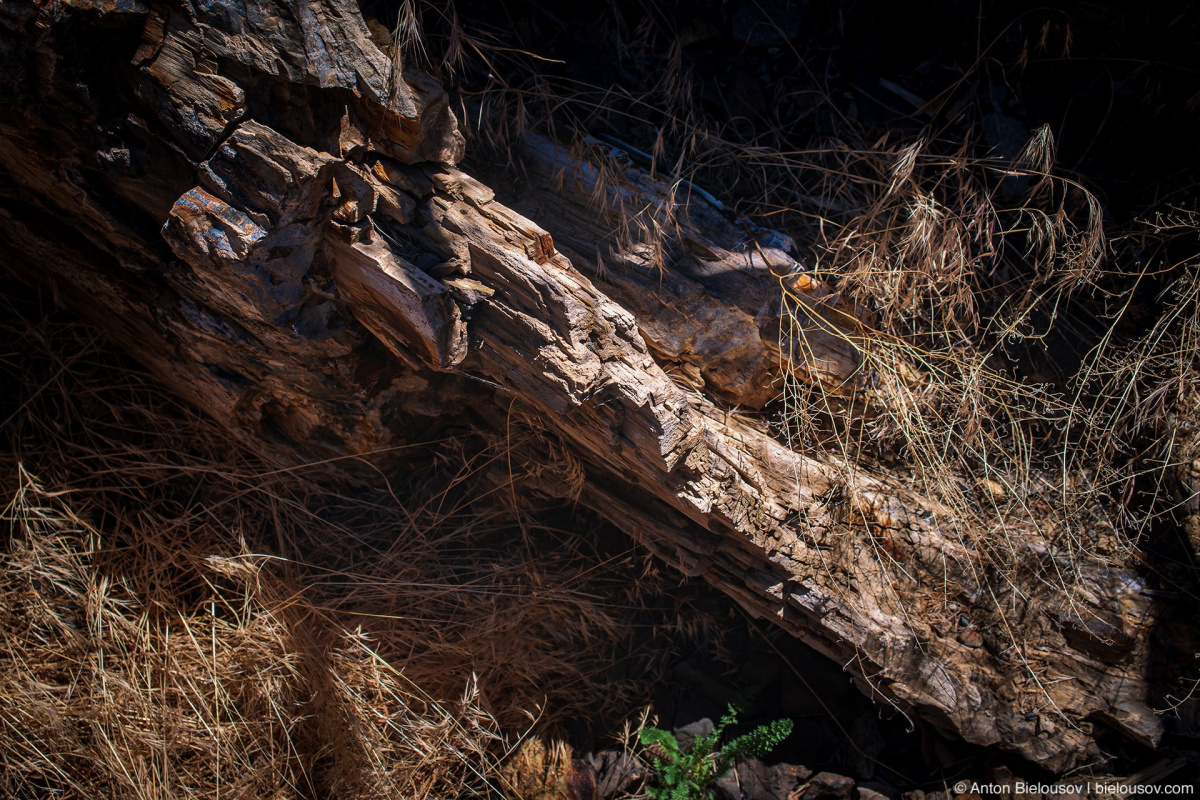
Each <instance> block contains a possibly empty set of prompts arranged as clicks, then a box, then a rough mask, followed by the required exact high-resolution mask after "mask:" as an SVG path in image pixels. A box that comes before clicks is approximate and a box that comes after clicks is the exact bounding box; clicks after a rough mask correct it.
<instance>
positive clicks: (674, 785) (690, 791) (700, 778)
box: [638, 705, 792, 800]
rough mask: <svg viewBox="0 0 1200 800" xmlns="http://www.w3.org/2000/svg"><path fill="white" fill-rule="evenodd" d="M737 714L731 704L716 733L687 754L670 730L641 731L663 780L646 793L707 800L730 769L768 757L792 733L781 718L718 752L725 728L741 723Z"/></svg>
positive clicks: (664, 799) (658, 798) (664, 798)
mask: <svg viewBox="0 0 1200 800" xmlns="http://www.w3.org/2000/svg"><path fill="white" fill-rule="evenodd" d="M737 715H738V710H737V709H736V708H735V707H734V706H733V705H730V706H729V709H728V712H727V713H726V714H725V716H723V717H721V721H720V722H719V723H718V724H717V726H716V727H715V728H713V732H712V733H711V734H709V735H707V736H697V737H696V738H695V740H694V741H693V742H692V746H691V747H689V748H688V749H687V751H686V752H685V751H683V750H681V749H680V747H679V740H678V739H676V738H675V735H674V734H673V733H671V732H670V731H664V730H662V729H660V728H642V729H641V730H640V731H638V739H639V740H641V743H642V745H643V746H645V747H652V748H654V750H653V751H652V752H651V760H652V764H651V766H652V767H653V768H654V771H655V772H657V773H658V779H659V785H657V786H648V787H647V788H646V793H647V794H648V795H650V797H652V798H654V800H704V798H706V797H708V796H709V790H710V789H711V788H712V786H713V784H714V783H716V780H717V778H719V777H720V776H721V775H723V774H725V771H726V770H727V769H729V768H730V767H731V766H733V765H734V764H737V763H738V762H739V761H744V760H745V759H748V758H759V757H760V756H764V755H766V754H767V753H769V752H770V751H771V750H772V749H774V748H775V746H776V745H778V744H779V743H780V742H782V741H783V740H784V739H786V738H787V737H788V736H789V735H790V734H791V732H792V721H791V720H790V719H777V720H775V721H774V722H772V723H770V724H769V725H759V726H758V727H757V728H755V729H754V730H752V731H750V732H749V733H747V734H746V735H744V736H739V737H737V738H736V739H734V740H733V741H731V742H729V743H727V744H725V745H724V746H722V747H721V748H720V749H719V750H718V749H716V746H717V742H718V741H719V740H720V738H721V734H722V733H723V732H724V731H725V729H726V728H728V727H729V726H730V725H734V724H736V723H737Z"/></svg>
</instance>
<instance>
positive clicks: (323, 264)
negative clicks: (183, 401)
mask: <svg viewBox="0 0 1200 800" xmlns="http://www.w3.org/2000/svg"><path fill="white" fill-rule="evenodd" d="M236 8H237V9H241V8H242V6H241V5H239V6H237V7H236ZM0 108H3V109H4V110H3V111H0V175H2V179H0V181H2V182H0V230H2V231H3V237H2V240H0V252H3V254H4V263H5V265H6V267H7V268H8V270H9V271H10V272H12V273H13V274H15V275H16V276H18V277H20V278H21V279H23V280H26V281H30V282H33V283H40V284H43V285H47V286H49V287H51V288H52V289H53V290H54V291H55V292H56V294H57V295H58V296H59V297H60V298H61V299H62V301H63V302H64V303H65V304H67V305H69V306H71V307H72V308H74V309H76V310H78V311H79V312H80V313H81V314H83V315H85V316H87V317H88V318H90V319H92V320H94V321H95V322H96V324H98V325H99V326H100V327H102V328H103V329H104V330H105V331H107V333H108V334H109V335H110V336H111V337H112V338H113V339H114V340H115V341H117V342H118V343H120V344H121V345H123V346H124V347H126V348H127V349H128V350H129V351H130V352H131V353H132V354H133V355H134V356H136V357H137V358H138V359H139V360H141V361H142V362H143V363H144V364H145V365H146V366H147V367H148V368H149V369H150V370H151V371H152V372H153V373H154V374H156V375H157V376H159V378H160V379H161V380H163V381H165V382H166V383H168V384H169V385H170V386H172V387H173V388H174V389H175V390H176V391H177V392H178V393H180V394H181V395H182V396H184V397H186V398H187V399H189V400H190V401H192V402H193V403H195V404H196V405H197V406H199V407H200V408H202V409H205V410H206V411H208V412H209V413H211V414H212V415H214V416H215V417H217V418H219V419H221V420H222V421H223V422H225V423H226V424H228V425H229V426H231V427H232V428H234V429H237V430H239V431H243V432H245V433H246V434H247V435H249V436H251V437H253V438H254V439H255V440H256V441H259V442H261V443H262V446H263V447H266V448H270V449H271V450H272V451H273V452H274V453H275V454H276V455H277V457H279V458H282V459H287V460H291V461H296V460H302V459H314V458H328V457H339V456H347V455H354V454H364V453H371V452H375V451H379V450H382V449H387V448H390V447H395V446H397V445H400V444H403V443H404V442H407V441H412V440H417V439H420V438H421V436H422V435H425V436H428V435H430V434H431V433H432V432H434V431H436V430H437V429H438V428H439V426H445V425H462V424H470V425H478V426H493V427H495V428H496V429H499V430H503V429H504V426H506V425H508V424H510V422H511V420H512V419H513V416H514V414H519V415H520V417H521V419H522V420H523V421H525V423H526V424H534V425H537V426H540V428H542V429H543V431H544V432H545V436H544V440H545V441H546V442H548V443H551V444H552V446H548V447H547V449H546V450H545V451H543V452H540V453H539V452H536V451H531V452H527V453H524V454H522V457H523V458H525V459H527V460H537V459H539V458H540V459H543V460H545V461H547V462H552V461H556V460H557V461H561V460H563V459H570V460H571V461H572V463H573V464H576V465H578V468H579V469H580V470H582V472H583V474H584V475H585V480H583V482H582V484H581V485H570V484H569V483H567V482H564V481H562V480H559V479H557V478H555V477H553V472H552V471H551V472H548V473H547V475H548V476H550V477H546V478H544V479H543V480H541V481H540V482H539V481H538V480H536V479H535V478H530V479H528V480H527V481H526V485H525V488H526V489H529V490H538V491H543V492H546V493H549V494H557V495H560V496H567V495H570V496H574V497H576V498H577V499H579V500H580V501H581V502H584V503H585V504H587V505H588V506H590V507H592V508H594V509H596V510H597V511H598V512H599V513H601V514H602V515H604V516H606V517H607V518H608V519H610V520H611V521H612V522H614V523H615V524H617V525H618V526H620V527H621V528H622V529H624V530H626V531H628V532H629V533H630V534H631V535H633V536H634V537H636V538H637V539H638V540H639V541H641V542H643V543H644V544H645V545H646V546H647V547H649V548H650V549H651V550H652V551H654V552H655V553H657V554H658V555H660V556H661V557H662V558H663V559H665V560H666V561H668V562H669V563H671V564H673V565H675V566H676V567H678V568H679V569H681V570H682V571H684V572H686V573H688V574H691V575H703V576H704V577H705V578H706V579H707V580H708V581H710V582H711V583H712V584H713V585H715V586H717V587H719V588H721V589H722V590H724V591H725V592H727V593H728V594H729V595H731V596H732V597H734V598H735V599H736V600H737V601H738V602H739V603H740V604H741V605H742V606H743V607H745V608H746V609H747V610H748V611H749V612H750V613H752V614H755V615H758V616H761V617H764V618H767V619H771V620H772V621H774V622H775V623H776V624H778V625H780V626H782V627H783V628H784V629H786V630H787V631H789V632H790V633H792V634H794V635H796V636H798V637H801V638H802V639H804V640H805V641H806V642H808V643H809V644H810V645H812V646H814V647H815V648H817V649H818V650H820V651H821V652H824V653H826V654H827V655H829V656H830V657H831V658H835V659H837V660H838V661H839V662H840V663H843V664H845V665H846V668H847V670H848V671H849V672H850V673H851V675H852V676H853V677H854V678H855V680H856V681H857V682H858V683H859V685H860V686H861V687H862V689H863V690H864V691H866V692H868V693H870V694H871V695H872V696H873V697H875V698H877V699H878V700H879V701H880V702H881V703H885V704H888V705H891V706H895V707H897V708H900V709H902V710H905V711H908V710H912V711H915V712H916V713H919V714H920V715H921V716H923V717H924V718H925V719H928V720H930V721H931V722H933V723H934V724H935V725H937V726H939V727H940V728H942V729H944V730H946V731H948V732H952V733H956V734H958V735H961V736H963V737H965V738H966V739H968V740H970V741H973V742H978V743H981V744H999V745H1001V746H1003V747H1006V748H1008V749H1010V750H1013V751H1015V752H1018V753H1020V754H1022V755H1024V756H1025V757H1027V758H1030V759H1032V760H1034V761H1036V762H1038V763H1039V764H1041V765H1043V766H1044V767H1046V768H1047V769H1051V770H1065V769H1067V768H1070V767H1073V766H1076V765H1078V764H1080V763H1081V762H1084V761H1086V760H1088V759H1091V758H1094V757H1095V756H1096V754H1097V752H1098V751H1097V749H1096V737H1097V735H1098V734H1099V731H1098V730H1097V729H1096V728H1095V727H1094V726H1095V724H1096V723H1100V724H1101V725H1103V726H1108V727H1112V728H1115V729H1116V730H1118V731H1120V732H1121V733H1123V734H1124V735H1126V736H1129V737H1131V738H1133V739H1136V740H1137V741H1139V742H1141V743H1143V744H1147V745H1151V746H1153V745H1154V744H1156V742H1157V740H1158V737H1159V736H1160V732H1161V729H1160V722H1159V719H1158V718H1157V717H1156V716H1155V715H1154V714H1153V713H1152V712H1151V710H1150V708H1149V706H1148V701H1149V698H1150V696H1151V695H1150V690H1151V687H1150V686H1149V685H1148V679H1147V678H1146V677H1145V676H1146V674H1147V669H1148V668H1147V665H1148V663H1149V660H1150V658H1151V654H1150V644H1149V637H1150V632H1151V630H1152V628H1153V625H1154V622H1155V620H1154V617H1153V614H1152V613H1151V606H1150V603H1149V601H1148V599H1147V597H1146V595H1145V594H1144V593H1143V591H1142V585H1141V582H1140V581H1139V579H1138V577H1137V576H1136V575H1134V574H1133V573H1131V572H1128V571H1125V570H1121V569H1116V568H1113V567H1111V566H1110V565H1106V564H1102V563H1091V562H1085V563H1079V564H1074V565H1073V569H1074V570H1076V571H1077V574H1078V576H1079V577H1078V579H1077V581H1076V582H1074V583H1072V584H1070V585H1069V586H1063V585H1058V584H1054V583H1051V582H1047V581H1044V580H1042V579H1041V578H1040V577H1039V576H1040V575H1041V574H1042V570H1041V568H1040V566H1039V565H1040V564H1042V562H1044V561H1046V560H1047V559H1049V560H1051V561H1053V560H1054V559H1056V558H1059V557H1060V554H1058V553H1056V552H1054V549H1053V547H1052V546H1050V545H1049V544H1048V543H1047V542H1045V541H1044V540H1042V539H1041V538H1040V537H1039V535H1038V534H1037V533H1036V528H1035V527H1034V526H1028V527H1027V528H1026V527H1024V526H1023V522H1022V520H1014V519H1004V520H995V524H996V525H997V526H1007V528H1006V531H1005V535H1007V536H1009V537H1010V539H1013V540H1016V541H1020V542H1021V543H1022V546H1024V547H1026V548H1027V550H1028V559H1029V566H1028V569H1026V570H1023V571H1021V570H1018V571H1016V572H1013V573H1012V574H1010V575H1008V576H1006V578H1005V581H997V580H994V579H993V578H992V577H991V576H989V575H988V572H987V569H986V565H984V564H983V563H982V562H981V559H980V556H979V554H978V553H977V552H975V551H974V550H973V549H972V546H971V544H970V542H971V541H972V539H971V537H964V536H963V535H962V528H963V526H964V525H968V524H972V525H973V524H976V523H975V522H973V521H965V520H962V519H959V518H957V517H956V513H955V512H954V511H953V510H952V509H949V508H947V507H945V506H943V505H942V504H941V503H939V502H938V501H937V499H936V498H932V497H926V496H921V495H919V494H918V493H916V492H914V491H912V490H911V489H909V488H908V486H907V481H906V480H905V479H904V478H903V477H901V476H898V475H890V474H887V473H886V472H884V471H881V470H880V471H870V470H868V469H866V468H864V467H863V466H862V465H859V464H856V463H854V462H852V461H849V460H846V459H843V458H840V457H838V456H837V455H836V454H831V453H821V452H804V453H800V452H795V451H793V450H791V449H789V448H788V447H786V446H785V445H784V444H783V443H781V442H780V441H779V440H778V439H777V437H776V436H775V435H773V433H772V432H771V430H770V429H769V428H768V427H767V425H766V424H765V423H763V422H762V421H760V420H758V419H756V418H755V417H753V416H750V415H742V414H738V413H731V412H730V411H729V404H738V405H741V406H743V407H745V408H760V407H762V406H763V405H764V404H766V403H767V402H768V401H769V400H770V399H771V398H772V397H773V396H774V395H775V394H776V393H777V391H778V381H779V380H780V378H781V376H782V374H783V373H784V372H785V371H787V372H791V373H793V374H794V375H796V376H798V377H800V378H801V379H804V380H809V381H812V382H815V383H818V384H820V385H822V386H824V387H825V388H826V389H827V390H828V391H830V392H833V393H839V392H842V393H853V392H854V391H856V387H857V386H859V385H860V382H861V381H863V380H864V379H865V377H864V374H863V367H862V364H861V362H860V360H859V359H858V357H857V356H856V350H855V348H854V346H853V337H854V335H855V329H854V314H853V311H852V310H851V309H845V308H841V307H839V306H837V305H836V303H835V302H834V301H833V300H832V298H831V297H830V296H828V295H827V294H826V293H825V292H824V290H823V289H822V288H821V287H820V285H819V283H818V282H816V281H813V280H812V279H811V278H809V277H807V276H805V275H804V271H803V269H802V267H801V266H800V265H799V263H798V262H797V261H796V260H795V258H794V255H795V254H794V252H790V251H791V249H792V248H791V247H790V246H789V245H788V243H787V242H786V240H785V239H784V238H783V237H780V236H778V235H777V234H773V233H771V232H769V231H763V230H759V229H757V228H753V227H752V226H747V225H745V224H743V223H739V222H738V221H737V220H735V219H731V218H730V217H729V216H728V215H727V214H726V213H725V212H724V211H723V210H721V209H719V208H717V207H716V206H715V205H713V204H712V203H711V202H709V201H708V200H707V199H706V198H703V197H699V198H698V197H696V196H692V197H691V198H688V197H686V196H684V194H681V192H680V189H679V185H678V184H677V183H673V182H670V181H664V180H662V179H660V178H657V177H655V176H653V175H650V174H648V173H647V172H646V171H645V170H642V169H639V168H637V167H635V166H633V165H625V166H623V167H622V168H621V170H620V174H619V175H618V176H616V177H617V178H618V180H616V181H615V182H614V181H613V177H614V176H613V175H611V174H610V175H608V176H606V179H605V182H604V183H605V185H601V183H602V182H600V181H598V177H599V172H598V170H600V169H602V168H608V169H610V170H611V166H609V167H604V166H602V165H601V166H598V165H597V164H596V163H593V162H591V161H589V160H588V158H587V157H586V156H585V155H581V154H578V153H572V152H570V151H569V150H567V149H564V148H560V147H558V146H556V145H555V144H554V143H553V142H550V141H549V140H544V139H538V138H535V137H531V138H530V139H529V140H528V142H527V148H526V153H525V160H526V164H527V165H528V167H529V170H530V174H531V175H532V177H533V181H532V184H533V189H531V190H530V192H529V194H528V195H526V196H525V197H524V198H522V199H520V200H519V203H518V205H519V206H520V209H521V210H523V211H524V212H525V213H524V214H523V213H519V211H518V210H516V209H514V208H513V207H510V206H509V205H505V204H504V203H502V202H500V201H498V200H496V198H495V194H494V192H493V191H492V190H491V189H489V188H488V186H487V185H486V182H484V181H480V180H479V179H478V178H477V177H472V176H471V175H470V174H467V173H466V172H463V171H461V170H459V169H457V168H456V167H455V163H456V162H457V161H458V160H459V159H460V158H461V156H462V151H463V138H462V136H461V134H460V133H459V132H458V130H457V127H456V124H455V121H454V117H453V115H452V114H451V113H450V111H449V105H448V102H447V98H446V95H445V94H444V92H442V90H441V88H440V87H439V86H438V85H437V84H436V82H434V81H433V80H432V79H430V78H429V77H428V76H426V75H423V74H421V73H420V72H419V71H416V70H412V69H405V68H404V67H403V65H402V64H400V62H399V60H398V59H394V58H392V59H389V57H388V56H386V55H385V54H384V53H383V52H381V51H380V50H379V49H378V48H377V47H376V46H375V45H374V44H373V43H372V42H371V40H370V37H369V35H368V31H367V28H366V25H365V23H364V22H363V20H362V19H361V17H360V15H359V12H358V10H357V7H356V6H355V5H354V4H353V3H350V2H348V0H313V1H312V2H307V3H301V4H299V5H292V4H285V3H282V2H277V0H257V1H256V2H253V3H250V4H247V8H246V10H245V11H244V12H243V11H238V10H235V6H234V5H232V4H228V5H226V4H222V3H215V4H207V5H205V6H204V7H203V8H198V7H197V8H193V7H191V6H188V5H180V6H175V5H169V4H166V3H159V2H155V1H154V0H120V1H119V2H87V1H86V0H76V2H62V1H61V0H59V2H55V3H49V2H32V1H31V0H25V1H24V2H21V1H17V2H7V3H5V4H4V5H3V6H2V7H0ZM635 200H636V203H637V204H638V207H642V206H644V205H646V204H649V205H650V206H657V207H659V208H663V209H667V210H668V211H669V216H670V219H671V220H672V221H673V225H672V226H671V227H670V228H665V227H663V228H662V230H656V231H653V232H652V233H653V234H654V236H653V237H650V238H646V237H641V238H639V237H630V238H629V239H628V240H627V241H624V242H621V244H623V245H624V246H609V244H608V243H610V242H612V241H613V240H612V237H611V234H612V232H613V226H614V224H615V223H619V222H620V220H621V219H622V218H623V216H624V214H625V212H627V211H628V208H629V207H632V206H633V205H634V201H635ZM623 205H624V206H625V207H624V208H623V207H622V206H623ZM532 217H536V218H537V220H538V221H537V222H535V221H533V219H532ZM660 227H661V226H660ZM597 254H598V258H597ZM781 286H787V287H788V288H789V290H790V291H792V292H793V294H794V295H797V296H800V297H801V298H802V302H804V303H805V305H806V308H807V309H808V310H809V312H810V313H809V315H808V316H809V321H808V322H807V323H806V327H805V328H804V330H803V331H802V332H801V334H800V337H801V338H802V340H803V342H802V346H801V344H800V343H797V342H789V341H788V340H787V339H786V338H785V339H784V340H783V344H782V345H781V344H780V342H781V340H780V338H779V324H780V315H781V311H780V308H779V293H780V291H781ZM964 630H970V631H983V632H985V633H984V634H980V635H978V641H976V640H973V639H972V638H971V637H967V636H964V635H963V631H964ZM981 645H982V646H981Z"/></svg>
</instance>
